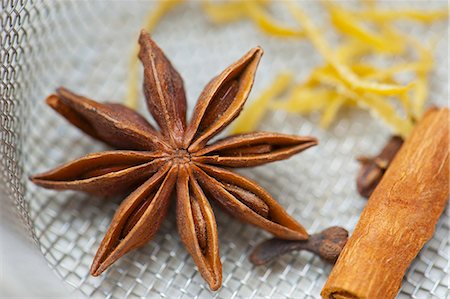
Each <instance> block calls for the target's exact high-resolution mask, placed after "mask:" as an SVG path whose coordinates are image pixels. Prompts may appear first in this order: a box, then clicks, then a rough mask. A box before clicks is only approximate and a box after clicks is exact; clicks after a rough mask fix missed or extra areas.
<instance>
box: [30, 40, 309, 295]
mask: <svg viewBox="0 0 450 299" xmlns="http://www.w3.org/2000/svg"><path fill="white" fill-rule="evenodd" d="M139 43H140V46H141V49H140V52H139V58H140V59H141V61H142V63H143V65H144V93H145V97H146V100H147V106H148V109H149V110H150V112H151V114H152V116H153V118H154V119H155V120H156V123H157V124H158V127H159V130H158V129H156V128H154V127H153V126H152V125H150V124H149V122H148V121H147V120H146V119H145V118H143V117H142V116H141V115H140V114H138V113H137V112H135V111H133V110H132V109H129V108H127V107H125V106H123V105H121V104H111V103H104V104H101V103H97V102H95V101H93V100H90V99H88V98H85V97H82V96H79V95H76V94H74V93H72V92H70V91H68V90H67V89H65V88H59V89H58V90H57V92H56V94H54V95H51V96H49V97H48V98H47V104H48V105H50V107H52V108H53V109H54V110H56V111H57V112H58V113H59V114H61V115H62V116H63V117H65V118H66V119H67V120H68V121H69V122H70V123H72V124H73V125H74V126H76V127H78V128H79V129H81V130H82V131H83V132H85V133H86V134H88V135H90V136H91V137H93V138H95V139H97V140H100V141H102V142H104V143H106V144H108V145H110V146H112V147H113V148H114V149H116V150H112V151H105V152H100V153H94V154H90V155H87V156H85V157H82V158H80V159H78V160H75V161H73V162H70V163H67V164H65V165H62V166H60V167H58V168H56V169H54V170H51V171H48V172H46V173H42V174H39V175H36V176H34V177H32V180H33V182H34V183H36V184H38V185H40V186H43V187H45V188H50V189H60V190H66V189H71V190H79V191H84V192H87V193H91V194H97V195H102V196H105V195H113V194H118V193H121V192H126V191H129V190H130V189H131V188H135V189H134V191H132V192H131V193H130V194H129V195H128V196H127V197H126V198H125V200H124V201H123V202H122V203H121V205H120V206H119V208H118V210H117V211H116V213H115V215H114V217H113V219H112V222H111V225H110V227H109V229H108V231H107V233H106V235H105V237H104V238H103V241H102V242H101V244H100V247H99V249H98V251H97V254H96V256H95V258H94V261H93V263H92V267H91V274H92V275H94V276H97V275H100V274H101V273H102V272H103V271H105V270H106V269H107V268H108V267H109V266H110V265H111V264H113V263H114V262H115V261H117V260H118V259H119V258H120V257H121V256H123V255H124V254H126V253H127V252H129V251H131V250H133V249H135V248H138V247H141V246H143V245H145V244H146V243H147V242H149V241H150V240H151V239H152V238H153V237H154V235H155V233H156V232H157V231H158V229H159V227H160V225H161V223H162V221H163V219H164V218H165V216H166V214H167V210H168V208H169V202H170V198H171V195H172V194H173V193H176V220H177V225H178V231H179V234H180V237H181V240H182V241H183V243H184V244H185V247H186V248H187V250H188V251H189V253H190V254H191V255H192V257H193V259H194V261H195V263H196V265H197V266H198V269H199V271H200V273H201V275H202V276H203V277H204V279H205V280H206V281H207V282H208V284H209V286H210V288H211V289H212V290H217V289H218V288H219V287H220V286H221V283H222V265H221V262H220V256H219V246H218V236H217V227H216V221H215V219H214V213H213V211H212V209H211V206H210V204H209V201H210V200H214V201H216V203H217V204H218V205H219V206H220V207H222V208H223V209H224V210H226V211H227V212H229V213H230V214H231V215H233V216H235V217H236V218H239V219H241V220H242V221H245V222H248V223H250V224H253V225H255V226H258V227H260V228H262V229H264V230H266V231H268V232H270V233H272V234H273V235H275V236H276V237H278V238H281V239H289V240H303V239H307V238H308V234H307V233H306V231H305V229H304V228H303V226H301V225H300V224H299V223H297V221H295V220H294V219H293V218H292V217H290V216H289V215H288V214H287V213H286V212H285V210H284V209H283V208H282V207H281V206H280V205H279V204H278V203H277V202H276V201H275V200H274V199H273V198H272V197H271V196H270V194H269V193H267V192H266V191H265V190H264V189H263V188H261V187H260V186H258V185H257V184H256V183H254V182H252V181H250V180H248V179H246V178H244V177H242V176H241V175H239V174H236V173H234V172H232V171H230V170H228V169H227V168H232V167H252V166H257V165H262V164H265V163H269V162H273V161H277V160H282V159H286V158H289V157H290V156H292V155H294V154H296V153H299V152H301V151H303V150H305V149H307V148H309V147H311V146H314V145H316V144H317V140H316V139H315V138H313V137H297V136H290V135H284V134H277V133H266V132H257V133H249V134H241V135H235V136H231V137H227V138H224V139H222V140H219V141H217V142H213V143H212V144H208V142H209V140H210V139H211V138H213V137H214V136H216V135H217V134H218V133H220V132H221V131H222V130H223V129H224V128H225V127H227V125H229V124H230V123H231V122H232V121H233V120H234V119H235V118H236V117H237V116H238V115H239V113H240V111H241V110H242V107H243V105H244V103H245V101H246V100H247V97H248V95H249V93H250V89H251V87H252V85H253V80H254V76H255V71H256V68H257V65H258V63H259V60H260V58H261V55H262V53H263V51H262V49H261V48H259V47H256V48H254V49H252V50H250V51H249V52H248V53H247V54H245V55H244V56H243V57H242V58H241V59H240V60H238V61H237V62H235V63H234V64H232V65H231V66H229V67H228V68H227V69H225V70H224V71H223V72H222V73H221V74H220V75H219V76H217V77H215V78H214V79H213V80H212V81H211V82H210V83H209V84H208V85H207V86H206V87H205V89H204V90H203V92H202V93H201V95H200V98H199V100H198V102H197V105H196V107H195V110H194V114H193V117H192V120H191V121H190V123H189V124H187V122H186V97H185V92H184V87H183V81H182V79H181V77H180V75H179V74H178V72H177V71H176V70H175V69H174V68H173V66H172V64H171V63H170V62H169V60H168V59H167V58H166V57H165V55H164V54H163V52H162V51H161V49H160V48H159V47H158V46H157V45H156V44H155V42H154V41H153V40H152V39H151V38H150V36H149V35H148V34H147V33H145V32H144V31H143V32H141V35H140V37H139ZM131 190H132V189H131Z"/></svg>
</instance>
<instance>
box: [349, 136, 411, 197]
mask: <svg viewBox="0 0 450 299" xmlns="http://www.w3.org/2000/svg"><path fill="white" fill-rule="evenodd" d="M402 145H403V138H402V137H400V136H392V137H391V138H390V139H389V141H388V142H387V143H386V145H385V146H384V147H383V149H382V150H381V152H380V153H379V154H378V155H376V156H375V157H359V158H358V161H359V162H360V163H361V168H360V170H359V172H358V176H357V178H356V187H357V189H358V192H359V194H361V196H363V197H365V198H369V197H370V195H372V192H373V190H375V188H376V187H377V185H378V183H379V182H380V181H381V178H382V177H383V175H384V173H385V172H386V170H387V169H388V167H389V165H390V164H391V162H392V160H394V158H395V155H396V154H397V152H398V151H399V150H400V148H401V147H402Z"/></svg>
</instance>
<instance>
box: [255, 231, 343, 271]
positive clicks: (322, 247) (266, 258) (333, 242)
mask: <svg viewBox="0 0 450 299" xmlns="http://www.w3.org/2000/svg"><path fill="white" fill-rule="evenodd" d="M347 238H348V231H347V230H346V229H344V228H342V227H339V226H332V227H329V228H327V229H325V230H323V231H322V232H320V233H317V234H313V235H310V236H309V238H308V239H307V240H302V241H290V240H282V239H277V238H273V239H270V240H266V241H264V242H262V243H260V244H259V245H258V246H256V247H255V249H253V251H252V254H251V255H250V257H249V259H250V261H251V262H252V263H253V264H255V265H257V266H259V265H264V264H267V263H269V262H271V261H273V260H275V259H276V258H278V257H280V256H282V255H284V254H286V253H288V252H292V251H301V250H306V251H309V252H312V253H314V254H316V255H318V256H319V257H320V258H322V259H323V260H324V261H326V262H328V263H330V264H334V263H335V262H336V260H337V258H338V257H339V254H340V253H341V251H342V249H343V248H344V246H345V244H346V243H347Z"/></svg>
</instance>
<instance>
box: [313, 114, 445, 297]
mask: <svg viewBox="0 0 450 299" xmlns="http://www.w3.org/2000/svg"><path fill="white" fill-rule="evenodd" d="M449 120H450V111H449V109H447V108H442V109H436V108H435V109H430V110H429V111H428V112H427V113H426V114H425V116H424V117H423V118H422V119H421V120H420V121H419V122H418V123H417V125H416V126H415V127H414V130H413V132H412V133H411V135H410V136H409V137H408V139H407V140H406V141H405V143H404V144H403V146H402V148H401V149H400V151H399V152H398V154H397V156H396V157H395V159H394V160H393V161H392V163H391V165H390V166H389V168H388V169H387V171H386V174H385V175H384V176H383V179H382V180H381V182H380V184H378V186H377V188H376V189H375V191H374V192H373V194H372V196H371V197H370V198H369V201H368V203H367V206H366V207H365V209H364V211H363V212H362V214H361V217H360V219H359V222H358V224H357V225H356V228H355V230H354V232H353V234H352V236H351V237H350V238H349V240H348V242H347V245H346V246H345V248H344V250H343V251H342V253H341V255H340V257H339V259H338V260H337V262H336V265H335V266H334V268H333V270H332V272H331V274H330V277H329V278H328V281H327V283H326V284H325V286H324V288H323V290H322V297H323V298H326V299H328V298H333V297H334V298H360V299H363V298H374V299H378V298H380V299H381V298H382V299H390V298H394V297H395V296H396V294H397V292H398V290H399V288H400V285H401V282H402V278H403V276H404V274H405V272H406V269H407V268H408V267H409V265H410V263H411V261H412V260H413V259H414V258H415V257H416V255H417V253H418V252H419V251H420V249H421V248H422V247H423V245H424V244H425V243H426V242H427V241H428V240H429V239H430V238H431V237H432V235H433V232H434V230H435V226H436V223H437V221H438V219H439V217H440V215H441V214H442V212H443V210H444V208H445V205H446V203H447V201H448V197H449V192H450V186H449V184H450V178H449V176H450V165H449V160H450V144H449V136H450V130H449Z"/></svg>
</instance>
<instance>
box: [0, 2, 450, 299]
mask: <svg viewBox="0 0 450 299" xmlns="http://www.w3.org/2000/svg"><path fill="white" fill-rule="evenodd" d="M346 4H348V3H346ZM0 5H1V6H0V23H1V31H0V44H1V61H0V78H1V86H0V94H1V112H0V120H1V143H0V152H1V155H2V159H1V184H2V186H1V189H3V190H5V193H6V194H7V196H6V197H4V198H3V199H2V200H4V201H6V203H7V204H8V205H9V206H12V207H13V210H14V211H16V212H18V214H20V216H19V217H20V218H21V219H22V220H23V222H24V223H25V225H26V228H27V231H28V233H29V235H30V236H31V237H32V238H33V239H34V240H35V242H36V244H37V245H38V246H39V248H40V250H41V252H42V254H43V256H44V257H45V259H46V260H47V262H48V264H49V265H50V267H52V268H53V269H55V271H56V273H57V274H58V275H59V276H60V277H61V279H63V280H64V281H66V282H67V283H69V284H70V285H72V286H74V287H75V288H77V289H79V290H80V291H81V292H82V293H83V294H85V295H86V297H94V298H136V297H152V296H155V297H167V298H210V297H214V298H320V296H319V293H320V290H321V288H322V286H323V284H324V283H325V281H326V278H327V276H328V274H329V271H330V269H331V268H330V266H327V265H326V264H325V263H324V262H322V261H321V260H320V259H318V258H316V257H314V256H312V255H311V254H309V253H293V254H288V255H286V256H284V257H282V258H280V259H279V260H277V261H276V262H273V263H272V264H271V265H270V267H265V266H263V267H253V266H252V265H251V264H250V262H249V261H248V255H249V253H250V251H251V249H252V248H253V247H254V246H255V245H256V244H257V243H258V242H260V241H262V240H263V239H265V238H267V237H268V234H266V233H265V232H262V231H261V230H259V229H257V228H254V227H251V226H248V225H245V224H242V223H239V222H237V221H234V220H233V219H232V218H231V217H230V216H229V215H226V214H224V213H222V212H220V211H218V209H215V212H216V219H217V223H218V230H219V241H220V248H221V257H222V263H223V287H222V288H221V290H220V291H218V292H216V293H212V292H210V291H209V290H208V288H207V286H206V284H205V283H204V282H203V280H202V278H201V276H200V275H199V273H198V271H197V270H196V268H195V265H194V263H193V261H192V259H191V258H190V257H189V255H188V254H187V252H186V251H185V249H184V248H183V245H182V243H181V242H180V239H179V237H178V235H177V233H176V226H175V221H174V214H173V212H171V214H169V215H168V218H167V220H166V221H165V222H164V224H163V226H162V228H161V230H160V232H159V233H158V235H157V236H156V238H155V239H154V240H153V241H152V242H151V243H149V244H148V245H147V246H145V247H143V248H142V249H139V250H136V251H134V252H132V253H130V254H128V255H126V256H125V257H123V258H122V259H121V260H120V261H118V262H116V263H115V264H114V265H113V266H112V267H111V269H110V270H109V271H107V272H106V273H105V274H104V275H102V276H101V277H99V278H93V277H90V276H89V274H88V272H89V271H88V270H89V267H90V263H91V261H92V259H93V255H94V254H95V251H96V249H97V247H98V245H99V242H100V240H101V238H102V236H103V235H104V233H105V231H106V229H107V227H108V225H109V222H110V220H111V217H112V215H113V213H114V211H115V209H116V208H117V206H118V204H119V202H120V198H117V199H99V198H93V197H91V196H87V195H83V194H81V193H75V192H62V193H57V192H53V191H49V190H44V189H40V188H37V187H36V186H34V185H32V184H31V183H30V182H29V181H28V179H27V178H28V176H29V175H30V174H33V173H36V172H41V171H44V170H47V169H49V168H53V167H54V166H56V165H58V164H61V163H63V162H66V161H70V160H72V159H74V158H77V157H80V156H82V155H84V154H86V153H90V152H94V151H99V150H103V149H104V147H103V146H102V145H101V144H99V143H96V142H93V141H92V140H91V139H90V138H89V137H86V136H83V134H82V133H80V132H79V131H78V130H76V129H74V128H73V127H71V126H69V125H67V124H66V122H65V121H64V120H63V119H62V118H60V117H58V116H57V115H56V113H54V112H53V111H51V109H50V108H48V107H46V106H45V104H44V101H43V99H45V97H46V96H47V95H48V94H50V93H51V92H52V91H53V90H54V89H55V88H56V87H58V86H67V87H69V88H70V89H72V90H74V91H76V92H78V93H80V94H85V95H88V96H89V97H91V98H94V99H97V100H99V101H117V102H120V101H121V100H122V99H123V97H124V95H125V88H126V82H127V75H128V74H127V72H128V64H129V59H130V53H131V52H132V49H133V47H134V43H135V42H136V40H137V34H138V32H139V29H140V24H141V23H142V20H143V19H144V16H145V14H146V13H147V12H148V11H149V9H151V8H152V6H154V3H153V2H146V1H111V2H109V1H27V0H22V1H19V0H15V1H14V0H2V1H1V4H0ZM301 5H302V6H303V7H305V9H307V11H308V12H309V13H310V14H311V15H313V16H314V19H315V20H318V21H319V20H320V19H321V18H322V17H323V16H322V13H323V12H321V9H320V7H319V6H318V5H317V4H316V3H314V2H312V1H311V2H308V1H303V2H301ZM382 5H390V6H398V7H404V6H405V5H407V6H411V5H417V6H419V7H426V8H429V7H430V6H441V7H442V6H446V5H448V4H447V2H446V1H442V2H438V1H434V2H431V1H426V2H425V1H424V2H420V1H414V2H413V3H405V2H395V3H383V4H382ZM199 7H200V5H199V3H196V2H194V3H189V4H186V5H183V6H180V7H178V8H176V9H175V10H174V11H173V12H171V13H170V14H169V15H168V16H167V17H166V18H165V19H164V20H163V21H162V23H161V24H160V25H159V26H158V27H157V30H156V31H155V32H154V35H153V36H154V39H155V40H156V41H157V42H158V43H159V45H160V46H161V48H162V49H164V51H165V52H166V54H167V56H168V57H170V59H171V61H172V62H173V64H174V65H175V67H176V68H177V69H178V70H179V72H180V73H181V75H182V76H183V78H184V80H185V86H186V89H187V93H188V101H189V107H190V109H191V110H189V112H192V108H193V105H194V103H195V101H196V98H197V96H198V95H199V93H200V91H201V89H202V88H203V86H204V85H205V84H206V83H207V82H208V81H209V79H210V78H212V77H213V76H214V75H216V74H217V73H219V72H220V71H221V70H222V69H223V68H225V67H226V66H227V65H229V64H230V63H231V62H233V61H234V60H236V59H237V58H239V57H240V56H241V55H242V54H243V53H245V52H246V51H247V50H248V49H249V48H251V47H253V46H255V45H256V44H259V45H261V46H262V47H263V48H264V50H265V55H264V57H263V60H262V62H261V64H260V67H259V70H258V73H257V78H256V83H255V86H254V89H253V92H252V95H251V98H252V96H253V97H254V96H255V95H256V94H258V93H259V92H260V91H261V90H262V89H263V87H264V86H267V85H268V84H270V82H272V80H273V79H274V78H275V76H276V75H277V73H278V72H279V71H282V70H286V69H288V70H295V73H296V77H297V79H298V80H302V79H305V78H306V76H307V75H308V74H309V73H310V71H311V70H312V68H313V67H314V66H317V65H318V64H319V63H321V58H320V57H319V55H318V54H316V53H315V51H314V49H313V48H312V46H311V45H310V44H309V43H308V42H304V41H284V40H283V41H280V40H279V39H277V38H271V37H267V36H265V35H263V34H262V33H260V32H259V31H258V30H257V29H255V28H254V26H253V25H252V24H251V23H249V22H246V21H242V22H237V23H234V24H230V25H227V26H220V27H217V26H212V25H211V24H210V23H209V22H208V20H207V18H206V17H205V16H204V14H203V13H201V11H200V9H199ZM272 9H273V13H274V15H277V16H279V17H280V18H284V17H285V16H286V15H287V12H286V11H284V10H283V9H282V8H281V5H274V6H273V7H272ZM399 25H400V26H402V28H403V29H405V30H408V31H410V32H412V33H413V34H416V35H417V36H420V37H421V40H424V36H426V37H427V39H430V40H433V39H434V40H438V43H437V46H436V51H435V57H436V61H438V62H445V63H437V64H436V69H435V70H434V72H433V73H432V77H431V95H430V98H431V99H432V101H431V102H432V103H433V104H438V105H447V100H448V99H449V94H448V54H447V53H448V23H444V24H442V23H439V24H436V25H433V26H431V27H430V26H428V27H423V26H414V25H412V24H409V23H407V24H399ZM305 57H307V59H305ZM141 99H142V95H141ZM139 110H140V112H141V113H144V114H147V112H146V111H145V109H144V108H143V105H141V107H140V109H139ZM339 116H340V118H339V119H340V120H339V121H338V122H336V123H335V124H334V125H333V128H332V129H330V130H329V131H324V130H321V129H319V128H318V127H317V116H314V115H313V116H311V117H308V118H303V117H300V116H298V115H290V114H287V113H284V112H273V113H270V114H269V115H268V116H267V117H266V118H265V119H264V122H263V124H262V125H261V128H260V129H262V130H267V131H279V132H284V133H291V134H299V135H314V136H317V137H318V138H319V140H320V141H321V143H320V145H319V146H318V147H316V148H314V149H310V150H308V151H306V152H305V153H302V154H301V155H299V156H298V157H294V158H291V159H290V160H289V161H283V162H277V163H274V164H271V165H268V166H263V167H259V168H255V169H250V170H245V171H241V173H243V174H245V175H246V176H248V177H249V178H251V179H254V180H255V181H257V182H258V183H260V184H261V185H262V186H263V187H264V188H266V189H267V190H268V191H269V192H270V193H271V194H272V195H273V196H274V197H275V198H276V199H278V200H279V202H280V203H281V204H282V205H283V206H284V207H285V208H286V209H287V211H288V213H290V214H291V215H293V216H294V217H295V218H296V219H298V220H299V221H301V222H302V223H303V224H304V225H305V227H306V228H308V230H309V231H310V232H315V231H320V230H322V229H324V228H326V227H328V226H331V225H341V226H343V227H345V228H347V229H348V230H349V231H352V229H353V228H354V226H355V224H356V222H357V220H358V216H359V214H360V212H361V210H362V209H363V207H364V205H365V200H363V199H361V198H360V197H359V196H358V195H357V192H356V190H355V184H354V178H355V174H356V172H357V169H358V164H357V162H356V161H355V157H357V156H359V155H362V154H374V153H375V152H377V150H378V149H379V148H380V146H381V145H382V144H383V143H384V142H385V140H386V139H387V137H388V136H389V130H388V129H387V128H386V127H385V126H384V125H383V124H381V123H380V122H378V121H377V120H374V119H373V118H371V117H368V113H366V112H361V111H360V110H345V111H342V112H341V113H340V115H339ZM3 206H5V207H6V206H7V205H3ZM14 215H15V214H14ZM11 218H15V216H14V217H11ZM449 249H450V244H449V209H446V211H445V212H444V215H443V216H442V217H441V219H440V221H439V223H438V225H437V228H436V233H435V235H434V237H433V239H432V240H430V241H429V242H428V243H427V244H426V245H425V247H424V249H423V250H422V251H421V252H420V254H419V255H418V257H417V258H416V260H415V261H414V262H413V264H412V265H411V267H410V269H409V270H408V272H407V274H406V276H405V279H404V282H403V285H402V289H401V291H400V294H399V295H398V298H416V299H424V298H441V299H445V298H448V288H449V282H448V281H449Z"/></svg>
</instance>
